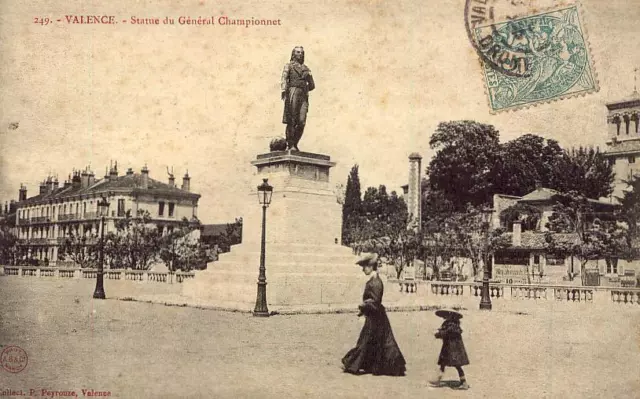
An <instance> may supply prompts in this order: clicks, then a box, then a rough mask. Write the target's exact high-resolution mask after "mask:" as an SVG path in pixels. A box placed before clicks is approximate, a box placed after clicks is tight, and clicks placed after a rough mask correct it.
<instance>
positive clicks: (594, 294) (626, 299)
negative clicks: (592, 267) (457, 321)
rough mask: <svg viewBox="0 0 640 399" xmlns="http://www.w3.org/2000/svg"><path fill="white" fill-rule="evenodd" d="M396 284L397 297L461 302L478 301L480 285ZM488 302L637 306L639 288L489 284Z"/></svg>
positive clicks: (448, 283) (392, 281)
mask: <svg viewBox="0 0 640 399" xmlns="http://www.w3.org/2000/svg"><path fill="white" fill-rule="evenodd" d="M389 283H391V284H398V285H399V286H400V293H401V295H404V296H407V295H409V296H410V295H420V296H434V297H440V298H443V299H444V298H449V299H454V300H455V299H458V300H464V299H467V298H476V299H478V300H479V299H480V298H481V296H482V283H481V282H477V281H474V282H448V281H423V280H409V281H407V280H391V279H390V280H388V284H389ZM489 295H490V297H491V300H492V301H493V300H497V301H502V300H508V301H520V300H522V301H558V302H580V303H594V302H600V303H604V302H612V303H617V304H631V305H640V288H620V287H587V286H581V287H576V286H561V285H544V284H522V285H515V284H503V283H490V284H489Z"/></svg>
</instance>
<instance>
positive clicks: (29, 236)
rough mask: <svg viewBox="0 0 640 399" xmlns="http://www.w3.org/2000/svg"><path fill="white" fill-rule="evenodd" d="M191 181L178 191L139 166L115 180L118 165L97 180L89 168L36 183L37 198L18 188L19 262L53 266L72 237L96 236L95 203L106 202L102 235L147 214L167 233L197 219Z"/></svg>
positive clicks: (171, 182)
mask: <svg viewBox="0 0 640 399" xmlns="http://www.w3.org/2000/svg"><path fill="white" fill-rule="evenodd" d="M190 183H191V178H190V177H189V174H188V173H186V174H185V175H184V177H183V178H182V186H181V187H177V186H176V184H175V178H174V176H173V174H169V179H168V182H167V183H163V182H160V181H157V180H154V179H152V178H150V177H149V170H148V169H147V167H146V166H145V167H143V168H142V170H141V171H140V173H134V171H133V170H132V169H131V168H129V170H127V172H126V173H125V174H124V175H122V176H119V175H118V167H117V164H116V165H115V166H114V167H111V169H110V170H109V171H108V173H106V174H105V176H104V178H102V179H96V178H95V175H94V173H93V172H91V171H90V170H89V169H88V168H87V169H85V170H83V171H74V172H73V174H72V175H70V176H69V179H68V180H67V181H65V182H64V183H63V185H62V186H59V182H58V179H57V178H55V177H48V178H47V179H45V180H44V181H43V182H42V183H41V184H40V191H39V193H38V195H36V196H33V197H30V198H28V197H27V188H26V187H25V186H23V185H22V186H21V187H20V191H19V198H18V202H17V203H16V216H15V217H16V223H15V224H16V235H17V237H18V259H38V260H40V261H42V262H44V263H48V264H50V265H55V264H56V263H57V262H58V261H59V259H58V250H59V248H60V246H61V245H62V244H63V243H64V240H65V238H66V237H69V236H70V235H72V234H74V235H87V236H92V237H97V236H99V235H100V228H101V227H100V225H101V217H100V215H99V213H98V201H99V200H101V199H102V198H106V200H107V201H108V202H109V210H108V215H107V216H106V218H105V232H109V231H114V230H115V221H116V220H118V219H120V218H124V217H126V216H127V213H128V212H129V213H130V214H131V215H132V216H135V215H137V214H138V212H139V211H148V212H149V214H150V215H151V218H152V223H154V224H155V225H156V226H157V227H158V229H159V230H160V231H161V232H162V233H163V234H166V233H168V232H170V231H171V230H172V229H173V228H174V226H176V225H177V224H179V223H180V222H181V221H182V220H183V218H187V219H188V220H194V219H197V208H198V200H199V198H200V195H199V194H196V193H192V192H191V191H190Z"/></svg>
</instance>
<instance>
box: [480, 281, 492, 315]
mask: <svg viewBox="0 0 640 399" xmlns="http://www.w3.org/2000/svg"><path fill="white" fill-rule="evenodd" d="M480 310H491V294H490V293H489V281H488V280H487V279H485V280H484V281H483V282H482V297H481V299H480Z"/></svg>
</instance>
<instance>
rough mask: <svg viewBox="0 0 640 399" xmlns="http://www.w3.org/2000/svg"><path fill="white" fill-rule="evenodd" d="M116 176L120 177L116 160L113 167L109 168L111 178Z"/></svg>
mask: <svg viewBox="0 0 640 399" xmlns="http://www.w3.org/2000/svg"><path fill="white" fill-rule="evenodd" d="M116 177H118V161H116V162H115V163H114V165H113V167H111V169H110V170H109V180H111V179H114V178H116Z"/></svg>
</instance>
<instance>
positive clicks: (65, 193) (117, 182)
mask: <svg viewBox="0 0 640 399" xmlns="http://www.w3.org/2000/svg"><path fill="white" fill-rule="evenodd" d="M74 178H75V177H74ZM110 191H112V192H118V193H122V192H125V193H130V194H134V193H135V194H153V195H163V196H175V197H183V198H191V199H198V198H200V194H196V193H192V192H189V191H185V190H182V189H180V188H178V187H175V186H170V185H169V184H167V183H162V182H159V181H157V180H154V179H152V178H150V177H149V178H148V184H147V188H146V189H143V188H142V174H139V173H132V174H127V175H123V176H110V177H109V178H104V179H100V180H96V181H95V182H94V183H93V184H91V185H89V186H88V187H82V186H81V185H79V183H78V184H76V185H75V186H74V185H73V184H72V185H67V186H66V187H65V186H62V187H58V188H56V189H53V190H52V191H51V192H46V193H44V194H38V195H36V196H33V197H30V198H27V200H26V201H20V202H19V203H18V206H25V205H29V204H34V203H39V202H42V201H53V200H58V199H63V198H69V197H75V196H82V195H90V194H99V193H107V192H110Z"/></svg>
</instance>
